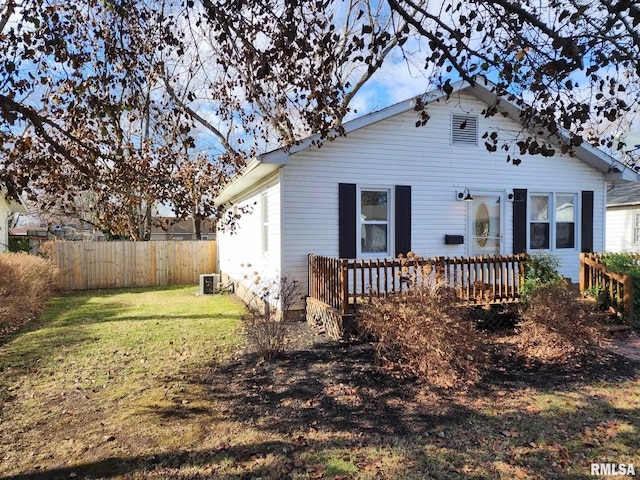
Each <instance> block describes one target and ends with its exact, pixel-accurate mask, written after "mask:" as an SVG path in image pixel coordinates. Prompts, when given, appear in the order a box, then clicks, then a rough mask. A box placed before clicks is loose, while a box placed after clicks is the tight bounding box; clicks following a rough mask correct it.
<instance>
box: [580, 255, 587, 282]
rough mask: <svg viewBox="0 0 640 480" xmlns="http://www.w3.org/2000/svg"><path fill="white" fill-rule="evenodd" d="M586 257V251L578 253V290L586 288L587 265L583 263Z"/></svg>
mask: <svg viewBox="0 0 640 480" xmlns="http://www.w3.org/2000/svg"><path fill="white" fill-rule="evenodd" d="M585 257H586V253H581V254H580V291H581V292H584V291H585V290H586V289H587V266H586V265H585V262H584V259H585Z"/></svg>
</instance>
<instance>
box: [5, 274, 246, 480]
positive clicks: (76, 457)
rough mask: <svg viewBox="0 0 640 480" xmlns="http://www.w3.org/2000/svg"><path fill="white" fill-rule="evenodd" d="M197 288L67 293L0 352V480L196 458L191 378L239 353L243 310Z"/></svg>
mask: <svg viewBox="0 0 640 480" xmlns="http://www.w3.org/2000/svg"><path fill="white" fill-rule="evenodd" d="M196 290H197V289H196V287H193V286H188V287H184V286H180V287H173V288H167V287H164V288H157V289H136V290H124V291H121V290H113V291H94V292H84V293H75V294H70V295H63V296H57V297H54V298H53V299H51V300H50V302H49V303H48V308H47V310H46V312H45V314H44V315H42V316H41V318H40V319H39V320H38V321H37V322H36V323H32V324H31V325H29V326H28V327H27V328H26V329H25V330H23V332H22V333H19V334H17V335H14V336H13V337H11V338H9V339H5V340H4V342H3V343H4V344H3V345H1V346H0V373H1V375H2V377H1V380H0V411H1V414H2V420H1V422H0V438H1V439H2V445H1V448H0V474H8V473H13V474H17V473H24V472H26V471H30V470H32V469H40V470H42V469H45V470H53V469H56V468H66V467H67V466H69V465H74V464H89V465H90V464H91V463H92V462H97V465H96V469H97V470H100V469H101V468H103V466H101V465H100V463H99V462H100V461H102V460H104V459H105V458H118V457H122V458H126V457H127V456H130V455H132V456H135V455H139V454H148V453H150V452H156V453H162V452H163V451H171V450H172V449H173V450H175V449H183V448H185V447H186V448H195V447H196V446H197V445H198V442H199V441H200V439H201V436H202V434H203V431H204V429H205V428H204V426H203V425H200V424H198V423H195V422H192V421H190V418H189V413H190V412H201V411H202V412H204V411H206V413H207V414H209V415H212V416H213V415H215V412H214V409H215V407H216V406H215V405H213V404H211V402H206V401H204V397H205V396H204V395H203V394H202V386H201V385H198V384H197V383H194V382H193V378H194V372H197V371H198V370H203V371H204V370H206V369H207V368H209V367H210V363H211V362H222V361H226V360H227V359H228V358H229V356H230V353H231V352H233V351H235V350H236V349H237V348H238V346H239V345H240V344H241V343H242V342H243V338H242V335H241V328H240V327H241V316H242V314H243V312H244V309H243V307H242V306H241V305H240V303H239V302H238V301H237V300H236V299H235V298H234V297H233V296H230V295H224V296H215V297H213V296H196V295H195V292H196Z"/></svg>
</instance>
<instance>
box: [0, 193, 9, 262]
mask: <svg viewBox="0 0 640 480" xmlns="http://www.w3.org/2000/svg"><path fill="white" fill-rule="evenodd" d="M10 214H11V210H10V209H9V204H8V203H7V201H6V200H5V199H4V192H3V191H2V190H1V189H0V253H2V252H4V251H5V250H7V247H8V246H9V222H8V220H9V215H10Z"/></svg>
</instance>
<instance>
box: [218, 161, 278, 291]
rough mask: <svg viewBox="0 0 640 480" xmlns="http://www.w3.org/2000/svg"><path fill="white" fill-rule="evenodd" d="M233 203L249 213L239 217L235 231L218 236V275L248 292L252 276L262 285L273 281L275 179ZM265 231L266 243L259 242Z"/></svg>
mask: <svg viewBox="0 0 640 480" xmlns="http://www.w3.org/2000/svg"><path fill="white" fill-rule="evenodd" d="M265 198H266V200H267V203H268V208H267V212H268V215H267V218H266V220H267V224H268V227H267V228H266V230H265V228H264V222H263V210H262V209H263V208H264V205H263V202H264V200H265ZM233 203H234V205H236V206H237V207H238V208H241V207H249V208H250V209H251V210H252V212H251V213H247V214H244V215H242V216H241V218H240V220H238V222H237V225H236V229H235V231H233V232H231V231H219V232H218V236H217V239H216V240H217V242H218V258H219V267H220V271H221V272H222V273H225V274H227V275H229V276H230V277H232V278H233V279H234V280H236V281H238V282H241V283H243V284H244V285H246V286H247V287H249V288H251V287H252V286H253V280H254V277H255V274H254V272H257V274H258V275H259V276H260V278H261V279H262V280H263V281H265V282H268V281H271V280H277V278H278V276H279V274H280V262H281V230H280V227H281V225H280V179H279V176H278V175H277V174H276V175H275V177H272V178H271V179H269V180H267V181H266V182H264V183H263V184H262V185H259V186H258V187H257V188H256V189H254V190H252V191H251V192H248V193H247V194H245V195H244V196H243V197H241V198H239V199H236V200H235V201H234V202H233ZM265 231H266V232H267V238H266V239H265V238H263V234H264V233H265ZM264 247H266V251H264Z"/></svg>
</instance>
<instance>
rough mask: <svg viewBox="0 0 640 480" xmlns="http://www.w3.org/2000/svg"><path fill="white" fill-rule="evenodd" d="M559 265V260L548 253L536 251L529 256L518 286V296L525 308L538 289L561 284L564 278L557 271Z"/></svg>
mask: <svg viewBox="0 0 640 480" xmlns="http://www.w3.org/2000/svg"><path fill="white" fill-rule="evenodd" d="M559 267H560V260H559V259H558V257H556V256H555V255H552V254H550V253H545V252H538V251H536V252H534V253H532V254H531V255H530V256H529V258H528V259H527V262H526V264H525V272H524V282H523V283H522V285H521V287H520V298H521V301H522V304H523V306H524V307H525V308H526V307H527V306H528V305H529V302H530V300H531V296H532V295H533V294H534V293H535V292H536V291H538V290H539V289H541V288H545V287H548V286H558V285H560V284H562V282H563V281H564V278H563V277H562V275H560V274H559V273H558V268H559Z"/></svg>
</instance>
